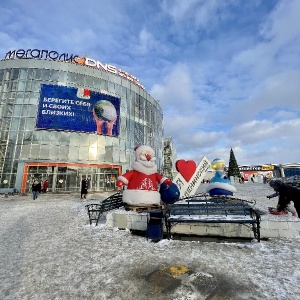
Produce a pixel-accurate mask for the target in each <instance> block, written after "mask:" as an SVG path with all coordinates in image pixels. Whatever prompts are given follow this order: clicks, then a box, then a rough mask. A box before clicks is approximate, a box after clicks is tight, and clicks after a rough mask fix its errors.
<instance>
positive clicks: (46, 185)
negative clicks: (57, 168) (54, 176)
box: [42, 179, 49, 193]
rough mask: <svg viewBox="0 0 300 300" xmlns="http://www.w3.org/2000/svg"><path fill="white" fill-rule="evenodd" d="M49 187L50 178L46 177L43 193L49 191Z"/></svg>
mask: <svg viewBox="0 0 300 300" xmlns="http://www.w3.org/2000/svg"><path fill="white" fill-rule="evenodd" d="M48 188H49V182H48V180H47V179H46V180H45V181H44V183H43V189H42V191H43V193H47V192H48Z"/></svg>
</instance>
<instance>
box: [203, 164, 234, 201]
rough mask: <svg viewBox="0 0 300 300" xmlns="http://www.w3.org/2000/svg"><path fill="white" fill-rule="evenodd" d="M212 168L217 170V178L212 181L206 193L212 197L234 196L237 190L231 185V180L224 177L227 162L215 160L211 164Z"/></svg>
mask: <svg viewBox="0 0 300 300" xmlns="http://www.w3.org/2000/svg"><path fill="white" fill-rule="evenodd" d="M211 167H212V168H213V169H214V170H216V174H215V176H214V177H213V178H212V179H211V180H210V183H209V184H208V186H207V188H206V191H207V192H208V193H209V195H210V196H219V195H225V196H232V195H233V193H234V192H236V188H235V187H234V186H233V185H232V184H231V182H230V180H229V179H228V178H227V177H226V176H225V175H224V168H225V161H224V160H222V159H220V158H215V159H214V160H213V161H212V162H211Z"/></svg>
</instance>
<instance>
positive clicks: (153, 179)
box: [117, 145, 172, 206]
mask: <svg viewBox="0 0 300 300" xmlns="http://www.w3.org/2000/svg"><path fill="white" fill-rule="evenodd" d="M134 151H135V162H134V163H133V165H132V170H131V171H128V172H126V173H125V174H123V175H121V176H119V177H118V181H117V186H118V187H123V186H124V185H127V189H125V190H124V191H123V202H125V203H126V204H128V205H131V206H151V205H159V204H160V201H161V196H160V193H159V191H158V185H159V184H162V183H165V184H167V185H171V184H172V181H171V180H170V179H168V178H166V177H163V176H162V175H161V174H159V173H157V166H156V164H155V159H156V158H155V153H154V150H153V149H152V148H151V147H149V146H146V145H142V146H139V147H136V148H134Z"/></svg>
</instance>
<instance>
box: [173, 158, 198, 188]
mask: <svg viewBox="0 0 300 300" xmlns="http://www.w3.org/2000/svg"><path fill="white" fill-rule="evenodd" d="M196 168H197V165H196V163H195V162H194V161H193V160H188V161H185V160H183V159H180V160H177V162H176V169H177V171H178V172H179V173H180V174H181V175H182V177H183V178H184V179H185V180H186V181H187V182H189V181H190V179H191V178H192V176H193V175H194V173H195V171H196Z"/></svg>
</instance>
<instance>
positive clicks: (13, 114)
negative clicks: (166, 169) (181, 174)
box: [0, 59, 163, 192]
mask: <svg viewBox="0 0 300 300" xmlns="http://www.w3.org/2000/svg"><path fill="white" fill-rule="evenodd" d="M41 85H58V86H66V87H75V88H78V89H79V88H82V89H90V90H92V91H94V92H99V93H108V94H110V95H112V96H115V97H118V98H119V99H120V116H119V135H118V136H117V137H113V136H107V135H101V134H97V133H85V132H74V131H63V130H60V131H56V130H40V129H39V130H37V129H36V119H37V113H38V105H39V101H40V93H41ZM162 120H163V114H162V110H161V107H160V105H159V103H158V101H156V100H155V99H154V98H153V97H151V95H150V94H149V93H147V92H146V91H145V90H144V89H142V88H140V87H138V86H137V85H135V84H134V83H132V82H130V81H129V80H127V79H124V78H122V77H120V76H118V75H115V74H112V73H108V72H106V71H101V70H99V69H96V68H91V67H87V66H82V65H78V64H75V63H70V62H62V61H51V60H46V59H7V60H2V61H0V129H1V130H0V137H1V144H0V168H1V169H0V176H1V177H0V180H1V183H0V190H1V189H2V190H3V189H17V190H19V191H22V192H26V191H29V189H30V187H31V183H32V180H33V179H34V178H35V179H38V180H41V181H43V180H45V179H48V181H49V183H50V185H49V190H50V191H78V190H79V189H80V182H81V179H82V177H83V176H84V177H88V178H89V180H90V189H91V190H92V191H103V190H107V189H114V188H115V186H114V184H115V180H116V178H117V176H118V175H120V174H121V173H123V172H125V171H126V170H127V169H130V168H131V165H132V163H133V161H134V153H133V149H134V147H135V146H137V145H149V146H151V147H153V148H154V149H155V151H156V156H157V160H156V162H157V165H158V169H159V170H160V171H162V165H163V127H162V126H163V125H162ZM108 182H109V184H108Z"/></svg>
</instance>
